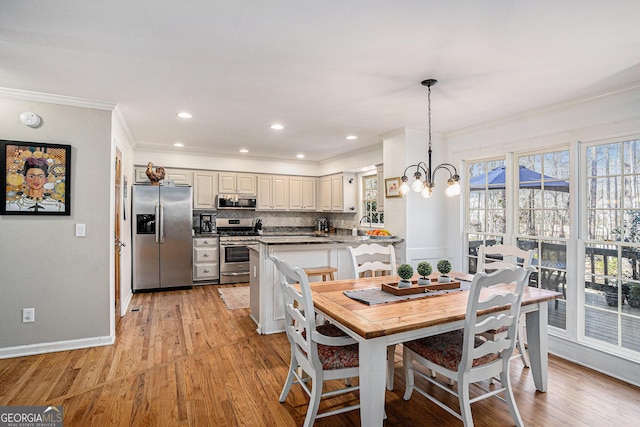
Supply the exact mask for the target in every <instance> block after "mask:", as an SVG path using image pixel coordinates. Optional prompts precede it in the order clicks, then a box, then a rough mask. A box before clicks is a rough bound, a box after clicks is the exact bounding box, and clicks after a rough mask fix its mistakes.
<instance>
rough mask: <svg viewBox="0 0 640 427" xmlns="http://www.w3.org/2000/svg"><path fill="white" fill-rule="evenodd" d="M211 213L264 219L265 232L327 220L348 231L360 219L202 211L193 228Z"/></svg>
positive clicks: (350, 215)
mask: <svg viewBox="0 0 640 427" xmlns="http://www.w3.org/2000/svg"><path fill="white" fill-rule="evenodd" d="M201 213H211V214H212V215H214V217H216V218H251V219H253V220H254V222H255V220H256V219H258V218H260V219H262V227H263V229H264V230H265V231H269V229H278V228H288V227H296V228H297V227H303V228H312V229H313V227H315V226H316V220H318V219H320V218H327V219H328V220H329V225H330V226H331V227H335V228H336V229H348V230H351V228H352V227H353V226H354V225H356V223H357V222H358V218H357V217H356V214H355V213H332V212H270V211H244V210H224V211H221V210H220V211H216V210H200V209H195V210H194V211H193V227H194V228H196V229H197V228H198V227H200V214H201Z"/></svg>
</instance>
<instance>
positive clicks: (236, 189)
mask: <svg viewBox="0 0 640 427" xmlns="http://www.w3.org/2000/svg"><path fill="white" fill-rule="evenodd" d="M218 193H220V194H228V193H238V194H247V195H252V196H255V195H256V175H253V174H248V173H233V172H220V173H219V174H218Z"/></svg>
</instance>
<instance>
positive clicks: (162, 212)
mask: <svg viewBox="0 0 640 427" xmlns="http://www.w3.org/2000/svg"><path fill="white" fill-rule="evenodd" d="M163 243H164V203H160V244H163Z"/></svg>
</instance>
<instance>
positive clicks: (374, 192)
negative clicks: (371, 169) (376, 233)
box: [361, 174, 384, 227]
mask: <svg viewBox="0 0 640 427" xmlns="http://www.w3.org/2000/svg"><path fill="white" fill-rule="evenodd" d="M361 199H362V216H363V218H364V217H366V219H363V220H362V222H361V223H362V225H365V224H366V225H371V226H376V227H378V226H379V227H382V226H384V212H381V211H379V210H378V175H377V174H375V175H365V176H363V177H362V194H361Z"/></svg>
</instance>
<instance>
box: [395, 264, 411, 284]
mask: <svg viewBox="0 0 640 427" xmlns="http://www.w3.org/2000/svg"><path fill="white" fill-rule="evenodd" d="M398 276H400V278H401V279H402V280H400V281H399V282H398V288H410V287H411V282H410V281H409V279H411V277H412V276H413V267H411V266H410V265H409V264H400V265H399V266H398Z"/></svg>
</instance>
